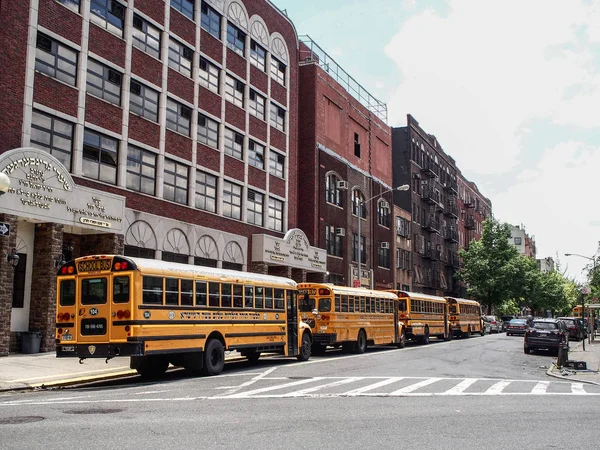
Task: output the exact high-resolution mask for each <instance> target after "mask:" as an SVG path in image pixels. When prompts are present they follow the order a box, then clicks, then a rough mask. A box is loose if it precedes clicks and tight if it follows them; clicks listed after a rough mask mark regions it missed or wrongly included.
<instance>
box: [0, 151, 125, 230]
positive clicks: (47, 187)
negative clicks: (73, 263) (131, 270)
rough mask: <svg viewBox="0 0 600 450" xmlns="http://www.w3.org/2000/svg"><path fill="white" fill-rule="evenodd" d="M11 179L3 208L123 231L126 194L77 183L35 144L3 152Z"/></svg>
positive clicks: (0, 163)
mask: <svg viewBox="0 0 600 450" xmlns="http://www.w3.org/2000/svg"><path fill="white" fill-rule="evenodd" d="M0 172H3V173H4V174H6V175H7V176H8V178H9V179H10V187H9V189H8V192H7V193H6V195H3V196H2V210H3V212H7V213H9V214H14V215H16V216H19V217H24V218H30V219H35V220H40V221H44V222H57V223H62V224H65V225H73V226H78V227H81V228H87V229H92V230H96V231H98V230H101V229H103V230H105V231H111V232H114V233H119V234H122V233H123V232H124V221H123V218H124V216H125V198H124V197H122V196H120V195H115V194H110V193H107V192H102V191H99V190H96V189H90V188H87V187H84V186H77V185H75V183H74V182H73V178H72V177H71V174H69V172H68V170H67V169H66V168H65V167H64V166H63V165H62V164H61V163H60V161H59V160H58V159H56V158H55V157H53V156H52V155H50V154H49V153H47V152H45V151H43V150H39V149H35V148H32V147H24V148H17V149H15V150H10V151H8V152H6V153H3V154H1V155H0Z"/></svg>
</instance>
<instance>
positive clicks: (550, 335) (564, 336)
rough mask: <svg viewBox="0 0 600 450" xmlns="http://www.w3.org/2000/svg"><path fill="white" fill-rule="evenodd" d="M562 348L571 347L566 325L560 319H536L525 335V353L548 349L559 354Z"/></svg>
mask: <svg viewBox="0 0 600 450" xmlns="http://www.w3.org/2000/svg"><path fill="white" fill-rule="evenodd" d="M561 346H566V347H568V346H569V333H568V331H567V328H566V325H565V323H564V322H563V321H562V320H558V319H535V320H534V321H533V323H532V325H531V327H529V328H528V329H527V331H526V333H525V341H524V346H523V351H524V352H525V353H531V352H533V351H534V350H538V349H547V350H551V351H554V352H556V353H558V350H559V348H560V347H561Z"/></svg>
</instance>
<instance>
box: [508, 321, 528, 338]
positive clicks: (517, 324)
mask: <svg viewBox="0 0 600 450" xmlns="http://www.w3.org/2000/svg"><path fill="white" fill-rule="evenodd" d="M526 331H527V319H511V320H510V322H508V323H507V324H506V335H507V336H512V335H513V334H520V335H524V334H525V332H526Z"/></svg>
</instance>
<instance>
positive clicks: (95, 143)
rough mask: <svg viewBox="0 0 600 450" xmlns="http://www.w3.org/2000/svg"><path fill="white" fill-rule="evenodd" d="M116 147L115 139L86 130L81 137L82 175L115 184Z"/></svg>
mask: <svg viewBox="0 0 600 450" xmlns="http://www.w3.org/2000/svg"><path fill="white" fill-rule="evenodd" d="M118 147H119V141H117V140H116V139H113V138H110V137H108V136H104V135H103V134H100V133H96V132H94V131H91V130H87V129H86V130H85V133H84V136H83V175H84V176H86V177H88V178H93V179H94V180H99V181H104V182H105V183H110V184H117V161H118V160H119V159H118V156H117V152H118V150H117V149H118Z"/></svg>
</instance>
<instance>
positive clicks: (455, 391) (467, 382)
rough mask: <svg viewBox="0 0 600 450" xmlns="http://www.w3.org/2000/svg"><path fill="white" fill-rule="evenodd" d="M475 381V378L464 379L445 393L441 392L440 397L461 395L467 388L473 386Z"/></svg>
mask: <svg viewBox="0 0 600 450" xmlns="http://www.w3.org/2000/svg"><path fill="white" fill-rule="evenodd" d="M476 381H477V378H466V379H464V380H463V381H461V382H460V383H458V384H457V385H456V386H454V387H453V388H451V389H448V390H447V391H446V392H443V393H442V395H461V394H462V393H464V392H465V390H466V389H467V388H468V387H469V386H471V385H472V384H474V383H475V382H476Z"/></svg>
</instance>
